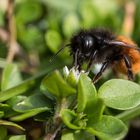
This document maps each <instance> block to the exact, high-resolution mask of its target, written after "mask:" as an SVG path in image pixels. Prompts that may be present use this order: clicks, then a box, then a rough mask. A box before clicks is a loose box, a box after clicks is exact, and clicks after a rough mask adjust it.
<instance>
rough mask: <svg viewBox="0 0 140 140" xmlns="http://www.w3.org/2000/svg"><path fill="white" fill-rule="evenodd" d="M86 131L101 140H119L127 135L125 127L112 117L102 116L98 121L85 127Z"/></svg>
mask: <svg viewBox="0 0 140 140" xmlns="http://www.w3.org/2000/svg"><path fill="white" fill-rule="evenodd" d="M86 130H87V132H89V133H91V134H93V135H95V136H97V137H99V138H100V139H102V140H120V139H122V138H123V137H124V136H125V135H126V134H127V127H126V125H125V124H124V123H123V122H122V121H121V120H119V119H117V118H115V117H112V116H103V117H102V119H101V120H100V121H98V122H96V123H93V124H90V125H89V126H87V129H86Z"/></svg>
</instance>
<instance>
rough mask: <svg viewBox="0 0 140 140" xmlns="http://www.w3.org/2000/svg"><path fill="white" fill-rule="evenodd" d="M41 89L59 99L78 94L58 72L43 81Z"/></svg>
mask: <svg viewBox="0 0 140 140" xmlns="http://www.w3.org/2000/svg"><path fill="white" fill-rule="evenodd" d="M41 89H42V90H43V91H48V92H50V93H51V94H52V95H53V96H55V97H57V98H62V97H67V96H69V95H73V94H75V93H76V90H75V89H74V88H73V87H71V86H70V85H69V84H68V83H67V82H66V81H65V80H64V79H63V77H62V76H61V74H60V73H59V72H58V71H55V72H53V73H51V74H50V75H49V76H47V77H45V78H44V79H43V81H42V83H41Z"/></svg>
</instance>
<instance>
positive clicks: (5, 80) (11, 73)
mask: <svg viewBox="0 0 140 140" xmlns="http://www.w3.org/2000/svg"><path fill="white" fill-rule="evenodd" d="M21 81H22V78H21V75H20V72H19V70H18V67H17V65H15V64H7V65H6V66H5V68H4V70H3V73H2V82H1V90H6V89H9V88H11V87H13V86H16V85H18V84H20V83H21Z"/></svg>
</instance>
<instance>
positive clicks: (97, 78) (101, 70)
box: [93, 61, 110, 84]
mask: <svg viewBox="0 0 140 140" xmlns="http://www.w3.org/2000/svg"><path fill="white" fill-rule="evenodd" d="M109 65H110V61H105V62H104V63H103V64H102V67H101V69H100V71H99V72H98V73H97V74H96V75H95V77H94V78H93V83H94V84H95V83H96V82H97V81H98V80H99V78H100V77H101V76H102V73H103V72H104V71H105V70H106V69H107V67H108V66H109Z"/></svg>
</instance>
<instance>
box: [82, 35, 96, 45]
mask: <svg viewBox="0 0 140 140" xmlns="http://www.w3.org/2000/svg"><path fill="white" fill-rule="evenodd" d="M93 43H94V40H93V38H92V37H91V36H86V37H85V38H84V46H85V47H86V48H90V47H91V46H93Z"/></svg>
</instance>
